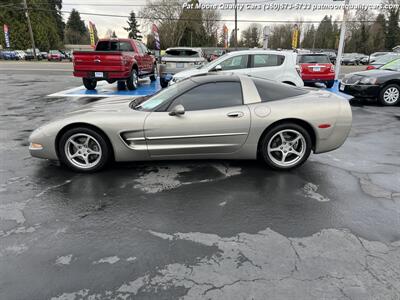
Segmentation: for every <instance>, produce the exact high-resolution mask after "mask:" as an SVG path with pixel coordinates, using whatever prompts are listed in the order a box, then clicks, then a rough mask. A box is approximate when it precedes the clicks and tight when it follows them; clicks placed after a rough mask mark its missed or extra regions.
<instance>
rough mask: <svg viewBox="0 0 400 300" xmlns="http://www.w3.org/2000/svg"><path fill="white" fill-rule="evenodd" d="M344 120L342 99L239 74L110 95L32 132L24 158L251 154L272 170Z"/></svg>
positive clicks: (82, 163)
mask: <svg viewBox="0 0 400 300" xmlns="http://www.w3.org/2000/svg"><path fill="white" fill-rule="evenodd" d="M351 123H352V114H351V108H350V105H349V103H348V101H346V100H345V99H343V98H341V97H339V96H337V95H335V94H332V93H329V92H326V91H321V90H311V89H309V90H307V89H301V88H296V87H293V86H289V85H285V84H281V83H277V82H273V81H267V80H263V79H257V78H251V77H246V76H239V75H208V76H199V77H193V78H190V79H187V80H184V81H182V82H180V83H177V84H175V85H173V86H171V87H169V88H167V89H165V90H162V91H160V92H158V93H157V94H155V95H152V96H149V97H141V98H136V99H134V100H132V98H127V97H124V98H114V99H106V100H100V101H98V102H96V103H94V104H89V105H86V106H83V107H82V108H81V109H79V110H77V111H74V112H71V113H67V114H66V115H65V116H64V117H62V118H60V119H58V120H55V121H53V122H51V123H48V124H45V125H43V126H42V127H40V128H38V129H37V130H35V131H34V132H33V133H32V134H31V136H30V138H29V141H30V146H29V150H30V153H31V155H32V156H34V157H39V158H45V159H50V160H60V161H61V162H62V163H63V164H64V165H66V166H68V167H70V168H71V169H73V170H76V171H80V172H93V171H97V170H100V169H102V168H103V167H105V166H106V165H107V163H108V162H110V161H112V160H114V161H118V162H121V161H147V160H167V159H170V160H177V159H256V158H259V159H260V160H261V161H263V162H265V163H266V165H268V166H269V167H271V168H273V169H292V168H295V167H298V166H300V165H301V164H303V163H304V162H305V161H306V160H307V158H308V157H309V155H310V153H311V151H313V152H314V153H323V152H328V151H332V150H334V149H337V148H338V147H340V146H341V145H342V144H343V143H344V142H345V140H346V138H347V136H348V134H349V131H350V128H351Z"/></svg>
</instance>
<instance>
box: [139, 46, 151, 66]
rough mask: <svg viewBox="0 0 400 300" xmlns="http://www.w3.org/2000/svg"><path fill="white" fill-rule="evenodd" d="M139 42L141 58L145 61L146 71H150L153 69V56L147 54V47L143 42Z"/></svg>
mask: <svg viewBox="0 0 400 300" xmlns="http://www.w3.org/2000/svg"><path fill="white" fill-rule="evenodd" d="M139 44H140V47H141V48H142V51H143V59H144V61H145V62H146V72H147V73H151V72H152V71H153V58H152V56H151V55H150V54H149V49H147V47H146V46H145V45H144V44H143V43H141V42H139Z"/></svg>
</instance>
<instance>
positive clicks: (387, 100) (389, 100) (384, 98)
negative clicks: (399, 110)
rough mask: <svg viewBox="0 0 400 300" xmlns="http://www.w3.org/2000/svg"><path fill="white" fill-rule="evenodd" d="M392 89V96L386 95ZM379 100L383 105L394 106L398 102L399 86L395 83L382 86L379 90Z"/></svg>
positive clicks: (399, 96) (399, 95)
mask: <svg viewBox="0 0 400 300" xmlns="http://www.w3.org/2000/svg"><path fill="white" fill-rule="evenodd" d="M390 91H392V97H390V96H388V95H387V93H389V94H390ZM378 99H379V102H380V103H381V104H382V105H384V106H395V105H397V104H399V103H400V86H399V85H397V84H389V85H387V86H385V87H384V88H382V90H381V91H380V92H379V98H378Z"/></svg>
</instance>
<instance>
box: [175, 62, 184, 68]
mask: <svg viewBox="0 0 400 300" xmlns="http://www.w3.org/2000/svg"><path fill="white" fill-rule="evenodd" d="M184 66H185V64H184V63H176V67H177V68H183V67H184Z"/></svg>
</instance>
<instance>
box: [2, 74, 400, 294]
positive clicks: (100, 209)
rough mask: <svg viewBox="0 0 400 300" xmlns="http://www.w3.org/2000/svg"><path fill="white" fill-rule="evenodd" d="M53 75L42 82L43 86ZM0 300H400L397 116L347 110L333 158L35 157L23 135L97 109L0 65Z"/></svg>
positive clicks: (56, 82)
mask: <svg viewBox="0 0 400 300" xmlns="http://www.w3.org/2000/svg"><path fill="white" fill-rule="evenodd" d="M48 74H50V75H48ZM0 82H1V84H0V95H1V96H0V99H1V101H0V106H1V119H0V139H1V144H0V153H1V165H0V299H7V300H14V299H15V300H17V299H18V300H19V299H72V300H74V299H176V298H179V297H182V298H183V299H400V242H399V241H400V107H393V108H390V107H380V106H377V105H375V104H364V103H361V102H358V101H352V104H353V107H352V109H353V117H354V124H353V129H352V131H351V134H350V137H349V139H348V140H347V142H346V143H345V145H344V146H343V147H342V148H340V149H339V150H337V151H334V152H331V153H327V154H321V155H313V156H311V158H310V160H309V162H308V163H306V164H305V165H304V166H303V167H301V168H300V169H297V170H295V171H293V172H287V173H282V172H273V171H271V170H268V169H266V168H265V167H263V166H262V165H260V164H259V163H258V162H256V161H254V162H247V161H186V162H151V163H129V164H115V165H113V166H112V167H110V168H108V169H107V170H105V171H104V172H101V173H96V174H90V175H87V174H77V173H73V172H71V171H69V170H67V169H64V168H62V167H59V166H58V165H57V164H55V163H50V162H48V161H43V160H39V159H33V158H31V157H30V156H29V153H28V150H27V138H28V136H29V134H30V132H31V131H32V130H33V129H35V128H36V127H38V126H39V125H41V124H43V123H44V122H46V121H49V120H51V119H52V118H53V117H54V116H56V115H61V114H63V113H64V112H65V111H69V110H72V109H74V108H77V107H80V106H82V105H84V104H86V103H89V102H91V101H96V99H93V98H92V99H88V98H68V99H65V98H46V97H45V96H46V95H48V94H52V93H56V92H58V91H60V90H65V89H68V88H73V87H76V86H78V85H80V81H79V80H78V79H74V78H72V77H71V76H70V74H68V73H66V72H64V71H59V70H54V71H46V72H36V71H26V70H25V71H6V70H3V71H2V70H1V67H0Z"/></svg>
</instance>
